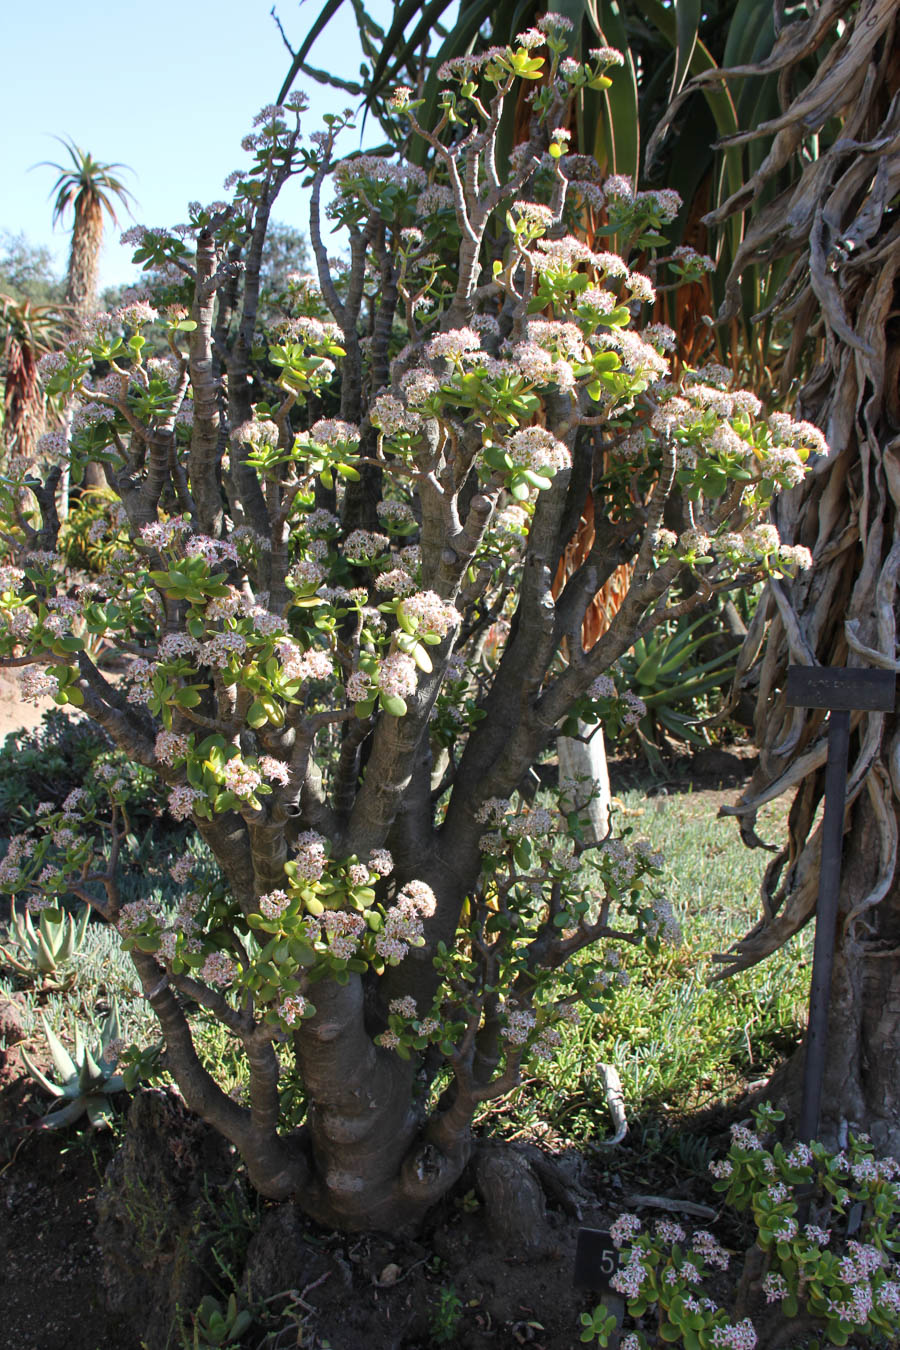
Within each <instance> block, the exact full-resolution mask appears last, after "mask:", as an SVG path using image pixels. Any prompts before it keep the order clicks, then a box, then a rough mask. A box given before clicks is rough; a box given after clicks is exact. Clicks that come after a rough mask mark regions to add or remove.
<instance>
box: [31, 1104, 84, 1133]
mask: <svg viewBox="0 0 900 1350" xmlns="http://www.w3.org/2000/svg"><path fill="white" fill-rule="evenodd" d="M87 1107H88V1104H87V1100H86V1099H85V1098H84V1097H76V1098H75V1100H74V1101H71V1102H69V1103H68V1105H66V1106H61V1107H60V1108H59V1109H58V1110H54V1109H51V1110H50V1111H48V1112H47V1114H46V1115H45V1116H44V1117H43V1119H42V1120H41V1128H42V1129H47V1130H59V1129H62V1127H63V1126H64V1125H72V1124H74V1122H75V1121H76V1120H79V1119H80V1118H81V1116H83V1115H84V1113H85V1111H86V1110H87Z"/></svg>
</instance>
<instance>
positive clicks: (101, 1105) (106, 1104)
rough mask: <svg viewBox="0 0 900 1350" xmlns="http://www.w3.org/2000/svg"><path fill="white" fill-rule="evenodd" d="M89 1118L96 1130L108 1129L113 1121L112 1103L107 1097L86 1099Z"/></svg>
mask: <svg viewBox="0 0 900 1350" xmlns="http://www.w3.org/2000/svg"><path fill="white" fill-rule="evenodd" d="M84 1105H85V1110H86V1111H87V1115H88V1120H89V1121H90V1122H91V1125H92V1126H93V1127H94V1129H95V1130H108V1129H109V1128H110V1127H111V1125H112V1123H113V1109H112V1104H111V1102H110V1101H109V1099H108V1098H107V1097H100V1096H95V1097H88V1098H86V1099H85V1104H84Z"/></svg>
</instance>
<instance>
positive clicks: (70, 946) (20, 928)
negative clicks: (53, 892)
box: [0, 900, 91, 989]
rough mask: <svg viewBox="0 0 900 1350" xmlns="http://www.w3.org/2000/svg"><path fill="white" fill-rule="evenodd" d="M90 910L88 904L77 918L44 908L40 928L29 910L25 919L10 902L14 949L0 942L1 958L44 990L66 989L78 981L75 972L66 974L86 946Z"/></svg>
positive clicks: (10, 936)
mask: <svg viewBox="0 0 900 1350" xmlns="http://www.w3.org/2000/svg"><path fill="white" fill-rule="evenodd" d="M90 917H91V911H90V907H89V906H88V905H85V907H84V909H83V911H82V913H81V915H80V916H79V918H78V919H76V918H75V917H74V916H73V915H71V914H67V913H66V912H65V911H64V910H60V909H43V910H41V915H40V918H39V919H38V923H37V928H35V926H34V922H33V920H32V918H31V915H30V914H29V912H28V911H27V910H26V911H25V914H24V916H23V915H20V914H17V913H16V902H15V900H12V901H11V902H10V929H9V938H10V940H11V943H12V946H13V950H10V949H9V948H8V947H4V946H3V945H2V943H0V956H2V957H3V959H4V960H5V961H7V962H8V963H9V964H10V965H11V966H12V968H13V970H17V971H18V972H19V974H20V975H24V976H25V978H26V979H27V980H30V981H32V982H33V983H35V984H37V983H38V982H40V984H41V986H42V988H44V989H63V988H67V987H68V986H69V985H71V984H72V982H73V981H74V979H75V972H74V971H71V970H70V971H67V972H64V967H65V966H67V965H68V964H69V963H70V961H71V960H72V958H73V957H74V956H77V955H78V953H79V952H80V951H81V949H82V947H83V946H84V938H85V934H86V933H87V926H88V921H89V919H90Z"/></svg>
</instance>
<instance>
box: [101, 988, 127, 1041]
mask: <svg viewBox="0 0 900 1350" xmlns="http://www.w3.org/2000/svg"><path fill="white" fill-rule="evenodd" d="M121 1035H122V1027H121V1024H120V1022H119V1002H118V999H115V998H114V999H113V1000H112V1003H111V1004H110V1007H109V1012H108V1013H107V1015H106V1021H105V1022H104V1023H103V1027H102V1029H101V1031H100V1044H101V1045H102V1047H103V1049H104V1050H105V1049H106V1047H107V1045H109V1043H110V1041H117V1040H119V1039H120V1038H121Z"/></svg>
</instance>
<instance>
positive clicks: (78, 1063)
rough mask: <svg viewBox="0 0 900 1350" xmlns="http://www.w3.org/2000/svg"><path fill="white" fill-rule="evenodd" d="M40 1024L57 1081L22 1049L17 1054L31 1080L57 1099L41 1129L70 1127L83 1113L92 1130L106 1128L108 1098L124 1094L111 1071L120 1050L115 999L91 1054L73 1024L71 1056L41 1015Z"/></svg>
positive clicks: (109, 1121)
mask: <svg viewBox="0 0 900 1350" xmlns="http://www.w3.org/2000/svg"><path fill="white" fill-rule="evenodd" d="M41 1021H42V1022H43V1024H44V1032H45V1034H46V1036H47V1043H48V1045H49V1046H50V1054H51V1055H52V1057H53V1063H54V1066H55V1068H56V1071H57V1073H58V1074H59V1076H60V1080H61V1081H60V1082H59V1083H55V1082H53V1081H52V1079H50V1078H48V1077H47V1076H46V1074H44V1073H42V1072H41V1070H40V1069H39V1068H38V1067H37V1065H36V1064H35V1063H33V1061H32V1060H31V1059H30V1057H29V1056H28V1054H27V1053H26V1051H24V1050H23V1051H22V1052H21V1054H22V1060H23V1062H24V1064H25V1067H26V1068H27V1070H28V1072H29V1073H30V1074H31V1076H32V1078H34V1079H35V1081H36V1082H38V1083H40V1085H41V1087H43V1088H46V1090H47V1091H48V1092H49V1093H51V1095H52V1096H54V1097H56V1098H57V1101H56V1103H55V1104H54V1105H53V1106H51V1107H50V1109H49V1111H48V1112H47V1114H46V1115H45V1116H44V1118H43V1121H42V1125H43V1128H45V1129H51V1130H53V1129H61V1128H62V1127H63V1126H64V1125H72V1124H73V1123H74V1122H75V1121H76V1120H80V1119H81V1117H82V1116H83V1115H85V1114H86V1115H87V1118H88V1120H89V1121H90V1123H91V1125H92V1126H93V1127H94V1129H104V1128H106V1127H108V1126H110V1125H111V1124H112V1119H113V1114H114V1112H113V1104H112V1097H113V1096H114V1094H115V1093H117V1092H124V1091H125V1080H124V1078H123V1077H122V1076H121V1074H117V1073H116V1072H115V1069H116V1064H117V1062H118V1058H119V1053H120V1050H121V1047H122V1040H121V1028H120V1026H119V1009H118V1006H117V1004H116V1002H115V1000H113V1004H112V1007H111V1008H110V1010H109V1015H108V1016H107V1018H106V1021H105V1022H104V1023H103V1026H102V1027H101V1029H100V1044H99V1046H97V1048H96V1049H95V1050H94V1051H93V1052H91V1051H90V1050H89V1049H88V1048H87V1046H86V1045H85V1043H84V1041H83V1039H82V1036H81V1032H80V1030H79V1029H78V1026H77V1025H76V1027H75V1036H74V1040H75V1049H74V1055H70V1054H69V1052H68V1050H67V1049H66V1047H65V1046H64V1045H63V1043H62V1041H61V1040H60V1039H59V1037H58V1036H57V1035H55V1033H54V1032H53V1031H52V1030H51V1028H50V1027H49V1026H48V1025H47V1020H46V1018H45V1017H43V1016H42V1017H41Z"/></svg>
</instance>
